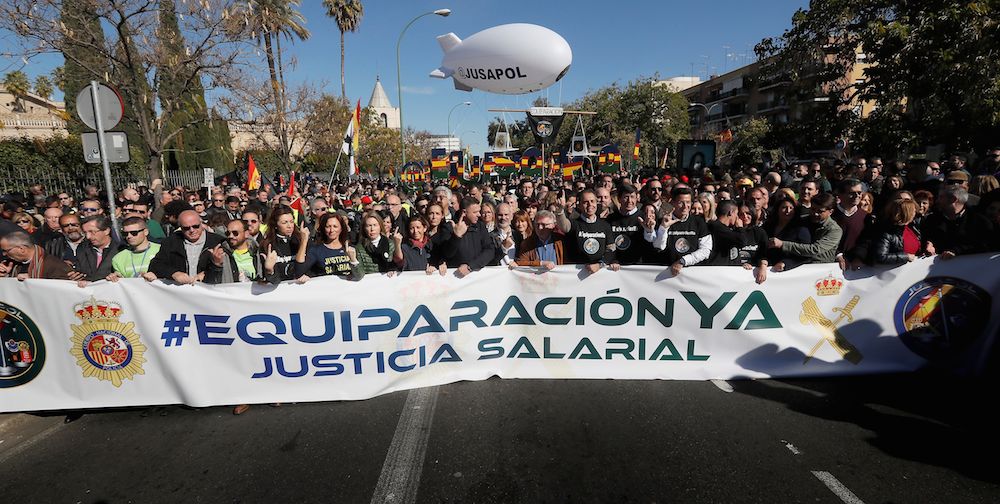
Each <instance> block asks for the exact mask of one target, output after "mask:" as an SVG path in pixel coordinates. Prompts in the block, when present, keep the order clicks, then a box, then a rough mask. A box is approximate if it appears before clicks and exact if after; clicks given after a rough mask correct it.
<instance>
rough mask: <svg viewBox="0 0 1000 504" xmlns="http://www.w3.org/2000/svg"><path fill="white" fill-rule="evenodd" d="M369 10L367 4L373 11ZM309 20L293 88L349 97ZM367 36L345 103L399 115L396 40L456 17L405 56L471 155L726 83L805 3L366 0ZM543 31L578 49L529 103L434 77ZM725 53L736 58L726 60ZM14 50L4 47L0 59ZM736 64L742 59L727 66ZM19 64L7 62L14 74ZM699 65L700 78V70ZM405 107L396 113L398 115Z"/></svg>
mask: <svg viewBox="0 0 1000 504" xmlns="http://www.w3.org/2000/svg"><path fill="white" fill-rule="evenodd" d="M363 1H364V0H363ZM302 4H303V5H302V9H301V10H302V13H303V14H304V15H305V17H306V19H307V27H308V28H309V30H310V31H311V32H312V37H311V38H310V39H309V40H307V41H305V42H298V43H296V44H294V45H285V46H284V47H286V48H288V49H289V51H290V52H291V53H292V54H293V55H294V56H295V57H296V58H297V59H298V66H297V68H295V70H294V71H292V72H291V73H290V74H288V75H287V76H288V77H289V78H290V80H292V81H296V82H301V81H311V82H314V83H318V82H320V81H327V86H326V91H327V92H328V93H330V94H334V95H339V94H340V46H339V44H340V42H339V32H338V31H337V27H336V24H335V23H334V22H333V20H332V19H330V18H328V17H326V15H325V10H324V9H323V6H322V2H321V1H320V0H303V1H302ZM364 4H365V15H364V18H363V19H362V21H361V25H360V29H359V31H358V32H357V33H348V34H347V36H346V42H347V43H346V45H347V49H346V50H347V61H346V66H347V72H346V73H347V94H348V98H350V99H351V101H352V102H353V101H355V100H358V99H360V100H361V104H362V106H364V105H366V104H367V102H368V99H369V97H370V96H371V91H372V88H373V86H374V84H375V77H376V75H380V76H381V78H382V85H383V86H384V87H385V90H386V92H387V93H388V94H389V98H390V100H391V101H392V102H393V104H397V99H396V54H395V52H396V39H397V37H398V36H399V32H400V30H402V28H403V26H405V25H406V23H407V22H409V21H410V20H411V19H412V18H413V17H415V16H417V15H419V14H421V13H424V12H428V11H432V10H435V9H440V8H449V9H451V10H452V14H451V16H449V17H447V18H442V17H438V16H427V17H424V18H422V19H420V20H418V21H417V22H416V23H414V24H413V26H411V27H410V29H409V30H408V31H407V32H406V35H405V37H404V39H403V44H402V49H401V80H402V84H403V120H404V124H405V125H406V126H409V127H413V128H416V129H420V130H428V131H430V132H431V133H435V134H444V133H445V132H446V130H447V120H448V111H449V110H450V109H451V108H452V106H454V105H455V104H458V103H461V102H463V101H471V102H472V105H471V106H469V107H459V108H457V109H456V110H455V111H454V113H453V114H452V121H451V122H452V125H451V126H452V131H453V132H454V133H455V134H456V135H458V136H461V137H462V142H463V144H469V145H471V146H472V151H473V152H477V153H478V152H482V151H483V150H485V147H486V140H485V139H486V127H487V125H488V123H489V120H490V119H491V118H492V117H494V115H495V114H493V113H490V112H487V109H488V108H503V107H509V108H520V107H524V106H527V105H529V104H530V103H531V101H532V100H534V99H535V98H536V97H538V96H539V95H543V96H547V97H548V98H549V101H550V102H551V103H553V104H559V103H560V100H561V101H562V102H563V103H568V102H570V101H572V100H574V99H576V98H578V97H580V96H582V95H583V94H585V93H586V92H587V91H588V90H592V89H597V88H600V87H602V86H605V85H608V84H610V83H612V82H615V81H619V82H627V81H629V80H631V79H635V78H638V77H642V76H652V75H654V74H657V73H658V74H659V75H660V76H661V77H663V78H667V77H672V76H677V75H690V74H691V73H692V68H693V71H694V73H695V74H696V75H701V76H702V77H703V78H704V74H705V69H706V64H707V66H708V67H709V69H710V72H711V73H721V72H722V71H724V70H726V69H733V68H736V67H737V66H740V64H741V61H742V59H741V56H740V55H741V54H746V53H752V48H753V45H754V44H755V43H756V42H758V41H759V40H760V39H761V38H763V37H766V36H776V35H780V34H781V33H782V32H783V31H784V30H785V29H786V28H788V27H789V25H790V23H791V16H792V14H793V13H794V12H795V10H796V9H798V8H800V7H805V6H807V4H808V1H807V0H767V1H762V2H746V1H735V0H712V1H710V2H678V1H673V0H666V1H640V2H630V1H620V2H607V1H601V2H598V1H594V0H575V1H569V2H556V1H544V0H533V1H527V0H506V1H493V0H436V1H428V0H410V1H404V0H398V1H396V0H367V1H364ZM520 22H526V23H534V24H539V25H542V26H545V27H547V28H550V29H552V30H554V31H555V32H557V33H559V34H560V35H562V36H563V37H564V38H565V39H566V40H567V41H568V42H569V45H570V47H571V48H572V49H573V64H572V67H571V69H570V71H569V73H568V74H567V75H566V77H564V78H563V79H562V81H561V82H559V83H556V84H555V85H553V86H552V87H550V88H549V89H547V90H543V91H540V92H539V93H534V94H531V95H523V96H507V95H496V94H489V93H484V92H482V91H478V90H476V91H473V92H472V93H465V92H461V91H456V90H455V89H454V88H453V86H452V82H451V80H450V79H448V80H438V79H432V78H430V77H428V75H427V74H428V73H429V72H430V71H431V70H433V69H435V68H437V67H438V66H439V65H440V63H441V50H440V48H439V47H438V44H437V42H436V40H435V37H437V36H438V35H442V34H445V33H448V32H454V33H455V34H457V35H458V36H459V37H461V38H463V39H464V38H467V37H469V36H470V35H472V34H474V33H476V32H478V31H480V30H483V29H486V28H489V27H491V26H495V25H499V24H505V23H520ZM724 46H729V48H728V49H726V48H725V47H724ZM3 50H9V41H8V40H5V39H3V38H0V52H2V51H3ZM727 53H729V54H731V55H732V56H730V57H726V56H725V55H726V54H727ZM12 63H13V64H14V66H15V67H16V66H20V65H18V64H17V62H11V61H9V60H6V61H4V60H0V68H4V69H5V70H4V71H8V70H7V69H9V68H10V66H11V64H12ZM58 64H61V57H48V58H39V59H38V60H37V61H34V60H33V61H31V62H29V64H28V65H27V66H25V67H24V68H23V70H24V71H25V72H26V73H27V74H28V75H29V77H31V78H32V80H33V79H34V76H35V75H38V74H42V73H47V72H49V71H50V70H51V68H52V67H54V66H56V65H58ZM692 65H693V66H692ZM397 105H398V104H397Z"/></svg>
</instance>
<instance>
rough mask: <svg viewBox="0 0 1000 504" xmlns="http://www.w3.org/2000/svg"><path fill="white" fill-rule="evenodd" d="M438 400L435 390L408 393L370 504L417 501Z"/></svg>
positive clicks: (435, 388)
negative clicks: (428, 439)
mask: <svg viewBox="0 0 1000 504" xmlns="http://www.w3.org/2000/svg"><path fill="white" fill-rule="evenodd" d="M437 398H438V388H437V387H427V388H421V389H414V390H411V391H410V392H409V394H407V396H406V403H405V404H404V405H403V412H402V413H401V414H400V416H399V423H398V424H396V433H395V434H394V435H393V436H392V443H391V444H390V445H389V452H388V453H386V455H385V463H383V464H382V474H381V475H379V478H378V484H376V485H375V493H374V494H373V495H372V504H375V503H383V502H393V503H411V502H416V501H417V490H418V489H419V488H420V473H421V471H422V470H423V467H424V455H425V454H426V453H427V438H428V437H429V436H430V434H431V421H432V420H433V419H434V408H435V407H436V406H437Z"/></svg>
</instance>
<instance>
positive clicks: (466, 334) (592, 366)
mask: <svg viewBox="0 0 1000 504" xmlns="http://www.w3.org/2000/svg"><path fill="white" fill-rule="evenodd" d="M998 260H1000V256H985V255H983V256H975V257H968V258H957V259H954V260H951V261H941V260H937V261H934V260H931V259H924V260H918V261H916V262H914V263H911V264H909V265H906V266H902V267H899V268H895V269H888V270H884V269H883V270H862V271H858V272H853V271H852V272H848V273H847V277H846V278H845V276H844V274H843V273H842V272H841V271H840V270H839V269H838V268H837V267H836V265H832V264H831V265H811V266H803V267H800V268H797V269H795V270H792V271H788V272H784V273H780V274H779V273H771V274H770V275H769V277H768V279H767V281H766V282H765V283H764V284H762V285H757V284H755V283H754V281H753V276H752V272H750V271H746V270H743V269H742V268H733V267H729V268H724V267H696V268H690V269H685V270H684V271H683V273H682V274H681V275H680V276H679V277H676V278H674V277H671V276H670V274H669V272H668V271H667V270H664V269H663V268H662V267H630V268H626V269H623V270H622V271H620V272H612V271H607V270H602V271H599V272H598V273H596V274H594V275H589V276H587V275H585V274H583V273H582V272H581V270H580V269H578V268H576V267H570V266H566V267H560V268H557V269H556V270H554V271H551V272H549V273H545V274H539V273H537V272H535V271H529V270H524V271H515V272H510V271H507V270H506V269H501V268H496V269H485V270H483V271H479V272H475V273H473V274H472V275H470V276H468V277H467V278H464V279H459V278H456V277H455V276H453V275H452V274H449V275H448V276H447V277H441V276H438V275H434V276H427V275H424V274H423V273H407V274H403V275H400V276H397V277H394V278H388V277H383V276H378V275H372V276H367V277H365V278H364V279H363V280H362V281H360V282H350V281H346V280H341V279H337V278H318V279H313V280H312V281H310V282H308V283H307V284H305V285H296V284H282V285H279V286H267V285H257V284H255V285H250V284H230V285H220V286H207V285H197V286H176V285H166V284H162V283H159V282H154V283H152V284H149V283H145V282H144V281H142V280H123V281H120V282H118V283H116V284H112V283H107V282H99V283H94V284H90V285H89V286H87V287H85V288H79V287H77V286H76V284H75V283H72V282H62V281H48V280H35V281H32V280H29V281H26V282H18V281H16V280H11V279H0V316H2V317H3V319H2V321H0V341H2V347H3V350H2V361H0V412H9V411H28V410H46V409H74V408H96V407H112V406H139V405H154V404H177V403H183V404H188V405H191V406H199V407H200V406H211V405H227V404H243V403H268V402H305V401H327V400H342V399H365V398H369V397H373V396H376V395H379V394H384V393H387V392H392V391H396V390H403V389H411V388H417V387H425V386H430V385H438V384H445V383H451V382H455V381H459V380H483V379H486V378H489V377H490V376H493V375H497V376H500V377H503V378H619V379H685V380H705V379H711V378H719V379H732V378H762V377H793V376H817V375H847V374H865V373H884V372H898V371H908V370H913V369H916V368H918V367H920V366H922V365H924V364H925V363H927V362H928V361H931V362H942V363H949V364H953V363H956V362H961V363H963V364H966V365H973V366H975V365H981V362H976V361H975V359H983V358H985V355H986V353H987V352H985V351H984V349H985V348H987V346H988V345H989V344H990V343H991V340H992V339H993V337H994V336H995V335H996V333H997V327H998V320H997V317H993V316H992V315H991V314H992V313H998V309H1000V305H998V303H1000V301H998V300H997V298H998V297H1000V296H996V294H997V293H998V292H1000V265H998V264H997V262H998Z"/></svg>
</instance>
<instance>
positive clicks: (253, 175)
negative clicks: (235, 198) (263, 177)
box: [247, 154, 260, 191]
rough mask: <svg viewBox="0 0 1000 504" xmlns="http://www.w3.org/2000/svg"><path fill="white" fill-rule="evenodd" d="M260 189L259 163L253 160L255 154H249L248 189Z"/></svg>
mask: <svg viewBox="0 0 1000 504" xmlns="http://www.w3.org/2000/svg"><path fill="white" fill-rule="evenodd" d="M257 189H260V171H258V170H257V164H256V163H254V162H253V156H252V155H249V154H247V190H249V191H256V190H257Z"/></svg>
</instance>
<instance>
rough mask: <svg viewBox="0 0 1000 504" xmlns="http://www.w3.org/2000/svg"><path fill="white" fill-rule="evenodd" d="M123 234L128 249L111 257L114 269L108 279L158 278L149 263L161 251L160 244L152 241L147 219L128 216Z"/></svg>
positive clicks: (113, 280) (150, 280)
mask: <svg viewBox="0 0 1000 504" xmlns="http://www.w3.org/2000/svg"><path fill="white" fill-rule="evenodd" d="M122 236H124V237H125V242H126V243H127V244H128V249H127V250H122V251H121V252H118V253H117V254H115V256H114V257H113V258H111V266H112V268H113V269H114V271H113V272H112V273H111V274H110V275H108V276H107V280H110V281H112V282H117V281H118V279H120V278H139V277H142V278H144V279H146V281H147V282H152V281H153V280H156V275H155V274H153V273H150V272H149V263H150V262H152V261H153V257H155V256H156V254H157V252H159V251H160V245H159V244H156V243H150V241H149V229H148V228H147V226H146V220H145V219H143V218H142V217H139V216H132V217H127V218H126V219H125V220H124V221H122Z"/></svg>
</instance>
